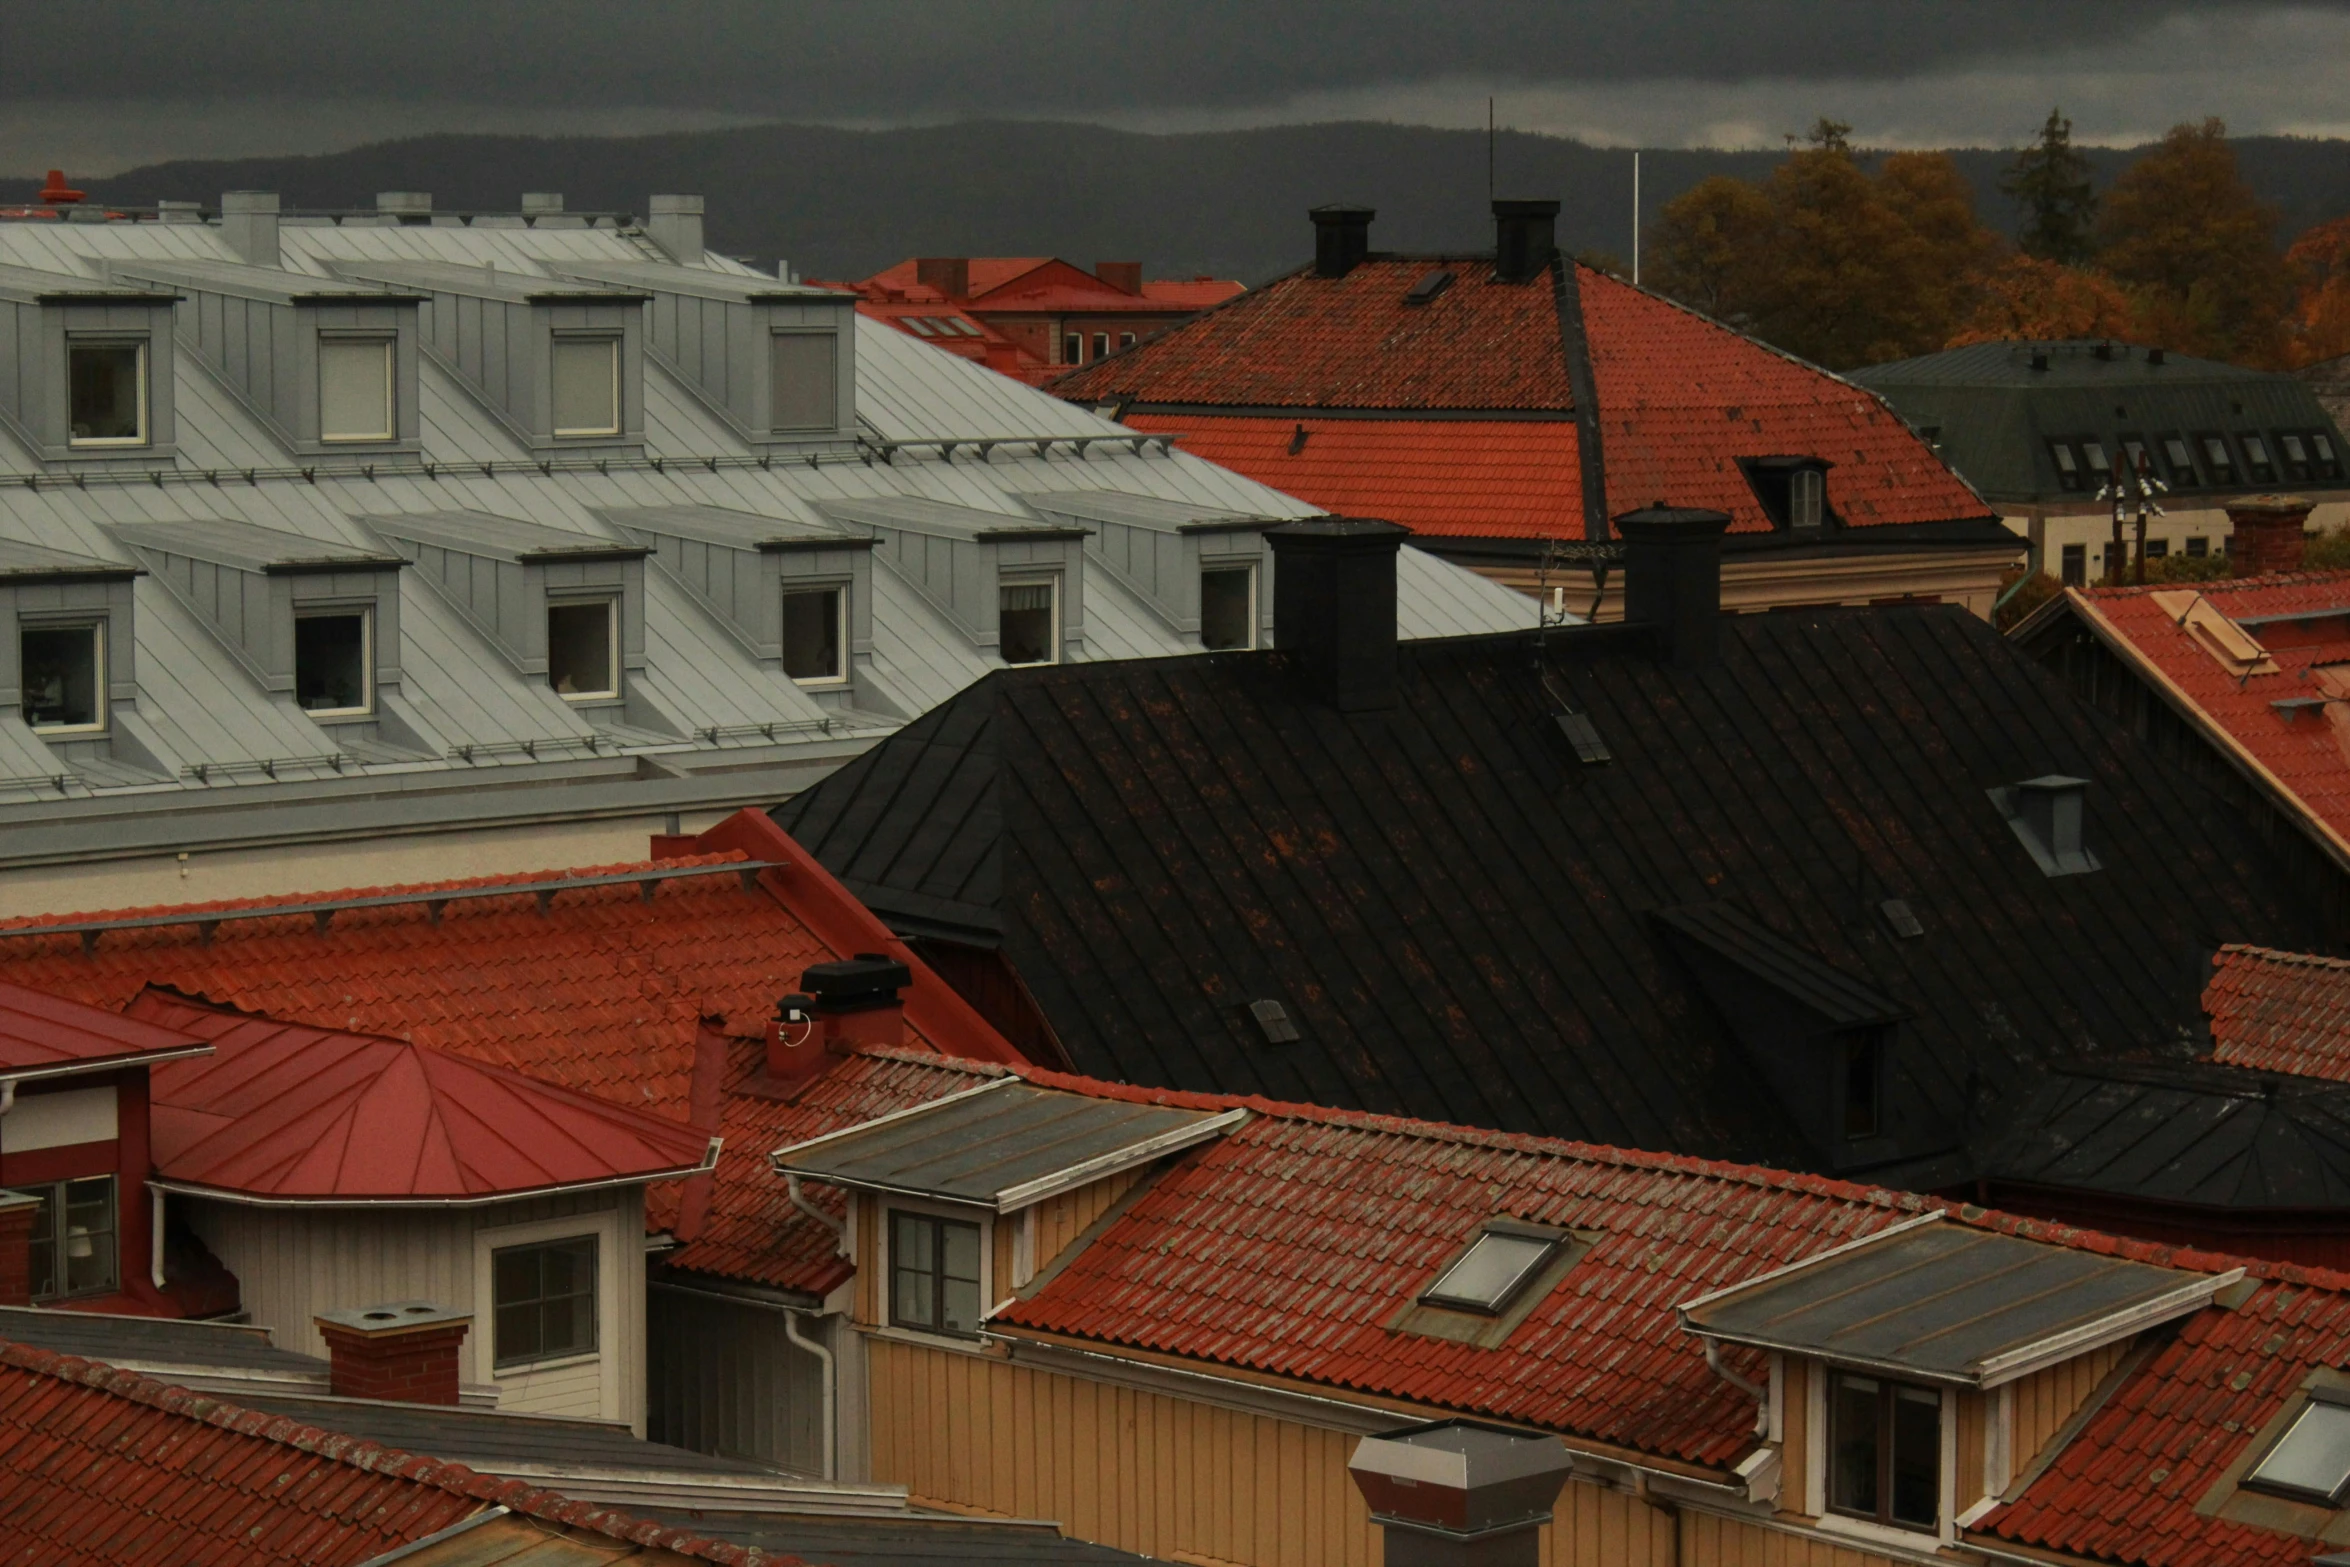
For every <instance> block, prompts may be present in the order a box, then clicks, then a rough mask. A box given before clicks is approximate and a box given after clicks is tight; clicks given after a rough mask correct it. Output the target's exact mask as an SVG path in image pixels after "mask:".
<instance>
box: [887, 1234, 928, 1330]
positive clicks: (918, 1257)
mask: <svg viewBox="0 0 2350 1567" xmlns="http://www.w3.org/2000/svg"><path fill="white" fill-rule="evenodd" d="M935 1239H936V1234H935V1230H934V1228H933V1225H932V1223H931V1221H930V1220H927V1219H924V1218H921V1217H919V1216H917V1215H914V1214H910V1213H894V1214H891V1215H890V1240H889V1258H890V1277H891V1287H890V1320H892V1321H893V1322H901V1323H904V1324H905V1325H907V1326H908V1327H917V1328H927V1327H935V1326H937V1317H936V1315H935V1308H936V1305H937V1302H936V1299H935V1291H936V1289H937V1273H936V1260H935V1258H934V1255H933V1251H932V1247H933V1244H934V1242H935Z"/></svg>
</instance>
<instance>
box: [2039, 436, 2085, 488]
mask: <svg viewBox="0 0 2350 1567" xmlns="http://www.w3.org/2000/svg"><path fill="white" fill-rule="evenodd" d="M2048 455H2049V456H2051V457H2053V458H2055V459H2056V482H2057V484H2058V486H2059V487H2061V488H2063V489H2067V490H2077V489H2079V488H2081V486H2082V483H2083V480H2082V478H2081V460H2080V459H2079V458H2077V457H2075V456H2074V455H2073V449H2072V447H2070V446H2069V445H2067V444H2066V443H2065V442H2063V441H2050V442H2049V443H2048Z"/></svg>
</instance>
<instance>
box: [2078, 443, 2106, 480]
mask: <svg viewBox="0 0 2350 1567" xmlns="http://www.w3.org/2000/svg"><path fill="white" fill-rule="evenodd" d="M2081 461H2082V462H2084V463H2086V464H2088V467H2089V473H2090V475H2091V477H2093V478H2099V479H2102V478H2104V477H2105V476H2106V475H2107V474H2110V473H2111V472H2113V462H2112V459H2110V458H2108V457H2107V456H2106V455H2105V443H2104V442H2103V441H2083V442H2082V443H2081Z"/></svg>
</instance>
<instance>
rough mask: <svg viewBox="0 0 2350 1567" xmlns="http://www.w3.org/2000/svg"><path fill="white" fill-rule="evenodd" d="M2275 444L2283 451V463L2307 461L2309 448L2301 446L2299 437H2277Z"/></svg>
mask: <svg viewBox="0 0 2350 1567" xmlns="http://www.w3.org/2000/svg"><path fill="white" fill-rule="evenodd" d="M2277 444H2278V445H2279V446H2282V447H2283V448H2284V449H2285V461H2287V462H2289V463H2304V462H2307V461H2309V448H2308V447H2306V446H2303V445H2302V444H2301V437H2299V436H2298V435H2280V436H2278V437H2277Z"/></svg>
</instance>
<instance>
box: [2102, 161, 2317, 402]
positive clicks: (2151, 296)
mask: <svg viewBox="0 0 2350 1567" xmlns="http://www.w3.org/2000/svg"><path fill="white" fill-rule="evenodd" d="M2276 223H2277V215H2276V212H2275V209H2273V208H2271V207H2269V206H2268V205H2266V204H2265V203H2263V202H2262V201H2261V200H2260V198H2259V197H2257V196H2255V195H2254V194H2253V193H2252V189H2251V187H2250V186H2248V185H2246V184H2245V183H2244V179H2243V176H2242V175H2241V174H2240V173H2238V171H2237V168H2236V154H2235V150H2234V149H2233V148H2231V147H2230V146H2229V145H2228V128H2227V124H2226V122H2224V121H2222V120H2219V119H2216V118H2213V119H2207V120H2204V121H2202V122H2201V123H2200V124H2185V125H2176V126H2173V127H2172V128H2171V130H2170V133H2169V134H2168V135H2166V136H2165V137H2163V139H2162V144H2161V145H2160V146H2159V147H2157V148H2155V150H2154V151H2152V152H2150V153H2148V154H2147V155H2146V156H2145V157H2143V158H2141V159H2139V160H2138V161H2137V162H2136V163H2134V164H2132V165H2130V167H2129V168H2127V169H2125V170H2124V171H2123V172H2122V174H2121V176H2120V178H2118V179H2116V180H2115V181H2114V182H2113V187H2112V188H2111V189H2110V190H2108V191H2107V192H2106V193H2105V199H2104V203H2103V210H2102V211H2101V212H2099V214H2098V217H2097V238H2098V261H2099V263H2100V265H2101V266H2102V267H2103V268H2104V270H2105V271H2106V272H2108V273H2110V274H2111V275H2112V276H2113V277H2114V279H2115V280H2116V281H2118V282H2120V283H2122V284H2123V285H2125V286H2126V287H2128V288H2129V289H2130V291H2131V293H2132V295H2133V297H2134V298H2135V300H2136V301H2137V305H2138V312H2137V313H2138V320H2139V324H2138V328H2137V330H2138V334H2139V335H2141V336H2143V337H2146V338H2147V339H2148V340H2150V341H2153V342H2159V343H2161V344H2163V345H2164V346H2165V347H2169V348H2174V349H2177V350H2178V351H2180V352H2182V353H2190V354H2203V355H2206V356H2208V357H2210V358H2213V359H2227V360H2233V361H2235V362H2236V363H2239V364H2250V365H2275V364H2279V363H2282V362H2283V360H2284V357H2285V327H2284V323H2285V319H2286V317H2287V314H2288V313H2289V311H2290V310H2291V307H2292V303H2293V286H2292V277H2291V274H2290V273H2288V272H2287V270H2286V268H2285V262H2284V258H2283V257H2281V256H2279V255H2278V254H2277V250H2276V242H2275V234H2276Z"/></svg>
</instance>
